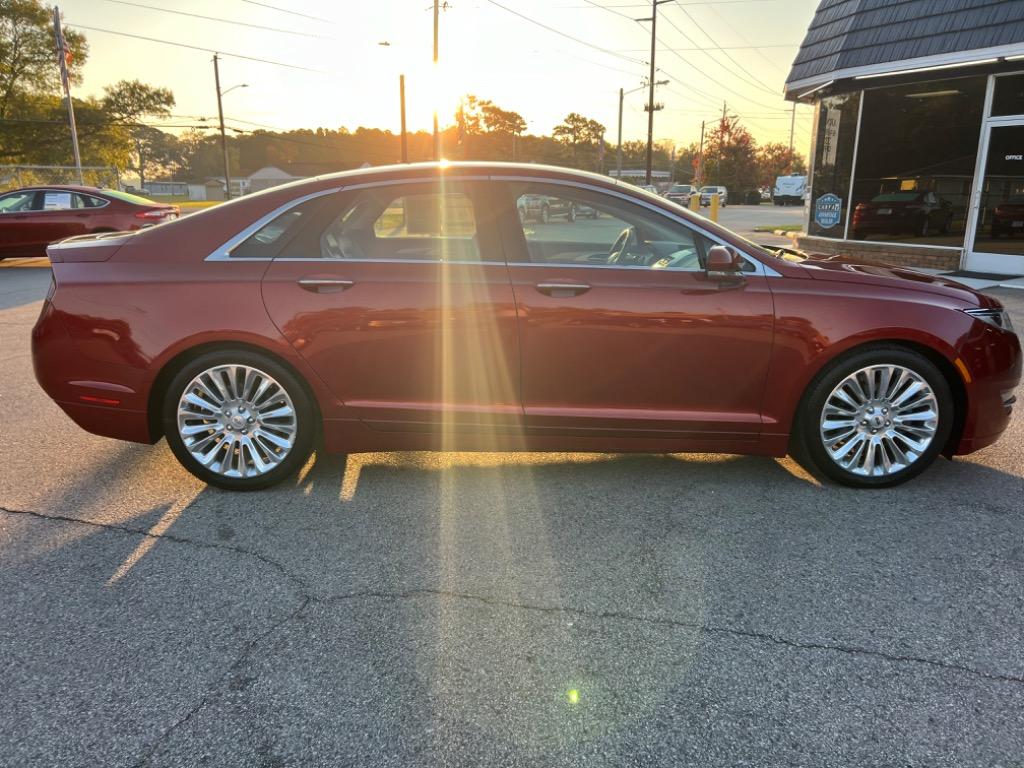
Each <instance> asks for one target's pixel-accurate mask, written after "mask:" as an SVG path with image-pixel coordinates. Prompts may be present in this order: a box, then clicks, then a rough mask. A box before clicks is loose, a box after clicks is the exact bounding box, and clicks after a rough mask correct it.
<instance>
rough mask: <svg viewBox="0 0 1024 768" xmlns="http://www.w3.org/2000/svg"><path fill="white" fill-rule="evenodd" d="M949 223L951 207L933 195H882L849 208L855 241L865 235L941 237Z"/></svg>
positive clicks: (948, 227)
mask: <svg viewBox="0 0 1024 768" xmlns="http://www.w3.org/2000/svg"><path fill="white" fill-rule="evenodd" d="M952 224H953V206H952V204H951V203H950V202H949V201H948V200H943V199H942V198H941V197H939V196H938V195H937V194H935V193H934V192H923V191H909V192H886V193H884V194H881V195H875V197H873V198H871V201H870V202H867V203H858V204H857V206H856V207H855V208H854V209H853V220H852V221H851V222H850V229H851V231H852V232H853V237H854V239H855V240H863V239H864V238H866V237H868V236H869V235H916V236H918V237H928V236H929V235H934V234H940V235H945V234H946V233H948V232H949V229H950V227H951V226H952Z"/></svg>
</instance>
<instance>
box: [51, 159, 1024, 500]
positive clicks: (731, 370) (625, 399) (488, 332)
mask: <svg viewBox="0 0 1024 768" xmlns="http://www.w3.org/2000/svg"><path fill="white" fill-rule="evenodd" d="M524 195H537V196H544V197H557V198H560V199H564V200H568V201H574V202H576V203H577V205H580V206H582V205H585V206H588V207H591V208H593V209H595V210H599V211H601V214H602V219H604V221H603V222H601V223H598V222H593V223H589V222H588V223H587V224H586V225H584V226H580V227H577V228H576V231H574V232H573V234H572V237H569V238H566V237H565V236H564V235H563V234H562V233H561V232H560V230H559V229H558V228H534V227H524V226H523V225H522V224H521V223H520V221H519V218H518V215H517V210H516V207H517V201H518V200H519V199H520V198H522V197H523V196H524ZM609 222H618V223H620V224H621V226H622V229H621V231H619V230H618V228H617V226H611V227H609V226H608V223H609ZM48 253H49V255H50V259H51V261H52V263H53V285H52V287H51V290H50V292H49V295H48V297H47V298H46V300H45V301H44V303H43V306H42V310H41V313H40V315H39V319H38V321H37V323H36V325H35V328H34V329H33V333H32V354H33V361H34V367H35V371H36V377H37V379H38V381H39V383H40V384H41V385H42V387H43V389H44V390H45V391H46V392H47V393H48V394H49V396H50V397H51V398H53V399H54V400H55V401H56V402H57V403H58V404H59V405H60V407H61V408H62V409H63V410H64V411H65V412H66V413H67V414H68V415H69V416H70V417H71V418H72V419H73V420H74V421H75V422H77V423H78V424H79V425H80V426H82V427H84V428H85V429H87V430H89V431H91V432H94V433H96V434H100V435H105V436H108V437H113V438H119V439H122V440H133V441H137V442H142V443H152V442H155V441H157V440H159V439H160V438H161V437H166V439H167V441H168V443H169V445H170V448H171V450H172V451H173V453H174V454H175V456H176V457H177V458H178V459H179V460H180V461H181V463H182V464H183V465H184V466H185V467H186V468H187V469H188V470H189V471H190V472H192V473H193V474H195V475H196V476H197V477H199V478H201V479H203V480H204V481H206V482H207V483H211V484H214V485H219V486H222V487H225V488H230V489H254V488H260V487H264V486H268V485H271V484H273V483H276V482H278V481H280V480H282V479H284V478H285V477H287V476H289V475H291V474H292V473H294V472H296V471H297V470H298V469H299V468H300V467H302V466H303V465H304V463H305V462H306V459H307V457H308V455H309V453H310V451H311V449H312V448H313V445H314V441H320V440H321V439H322V444H323V445H324V447H325V450H328V451H336V452H358V451H392V450H431V449H440V450H456V449H467V450H473V449H484V450H506V449H507V450H553V451H612V452H614V451H644V452H647V451H656V452H677V451H715V452H721V453H743V454H760V455H767V456H782V455H784V454H786V453H787V451H789V450H790V449H791V448H792V450H793V452H794V453H795V454H796V455H797V456H799V457H801V460H802V461H804V462H805V463H806V465H807V466H808V467H810V468H811V470H812V471H813V472H815V473H818V474H820V475H823V476H826V477H828V478H832V479H833V480H835V481H838V482H841V483H847V484H850V485H854V486H864V487H880V486H889V485H895V484H897V483H900V482H903V481H905V480H907V479H909V478H911V477H913V476H915V475H917V474H918V473H919V472H921V471H923V470H924V469H925V468H926V467H928V466H929V465H930V464H931V463H932V462H933V461H934V460H935V458H936V457H937V456H938V455H939V454H944V455H946V456H951V455H953V454H960V453H970V452H972V451H975V450H978V449H979V448H983V447H985V446H987V445H989V444H991V443H993V442H994V441H995V440H996V439H997V438H998V437H999V435H1000V434H1001V433H1002V432H1003V430H1004V429H1005V428H1006V426H1007V424H1008V423H1009V420H1010V413H1011V410H1012V407H1011V406H1012V403H1013V401H1014V395H1013V391H1014V388H1015V387H1016V386H1017V384H1018V382H1019V380H1020V376H1021V349H1020V343H1019V342H1018V339H1017V336H1016V335H1015V334H1014V333H1013V330H1012V329H1011V327H1010V323H1009V319H1008V316H1007V313H1006V311H1005V310H1004V309H1003V307H1002V306H1001V305H1000V303H999V302H998V300H996V299H995V298H992V297H990V296H987V295H985V294H982V293H978V292H975V291H973V290H971V289H970V288H967V287H965V286H963V285H960V284H958V283H956V282H954V281H952V280H949V279H947V278H943V277H934V276H930V275H925V274H921V273H917V272H913V271H909V270H902V269H897V268H887V267H881V266H865V265H859V264H857V263H854V262H850V261H845V260H842V259H838V258H831V259H805V258H803V257H802V256H801V254H800V253H799V252H793V253H786V254H780V253H779V252H776V251H768V250H765V249H763V248H761V247H760V246H758V245H756V244H754V243H752V242H749V241H747V240H745V239H743V238H741V237H739V236H737V235H735V234H733V233H731V232H729V231H728V230H727V229H724V228H723V227H720V226H718V225H716V224H714V223H713V222H711V221H708V220H707V219H705V218H704V217H702V216H699V215H698V214H695V213H691V212H690V211H687V210H685V209H682V208H680V207H679V206H677V205H675V204H672V203H669V202H668V201H665V200H663V199H660V198H655V197H651V196H650V195H645V194H642V193H639V192H631V191H630V189H629V188H628V187H625V186H623V185H620V184H617V183H615V182H614V181H611V180H608V179H606V178H604V177H601V176H598V175H595V174H588V173H582V172H577V171H571V170H567V169H562V168H552V167H545V166H535V165H516V164H501V163H488V164H479V163H473V164H468V165H462V164H458V163H453V164H450V165H437V164H425V165H422V166H408V165H403V166H390V167H382V168H376V169H360V170H357V171H349V172H345V173H341V174H334V175H329V176H320V177H317V178H315V179H310V180H306V181H303V182H299V183H296V184H291V185H288V186H285V187H276V188H273V189H270V190H267V191H265V192H260V193H257V194H254V195H249V196H246V197H244V198H241V199H239V200H235V201H233V202H231V203H227V204H225V205H222V206H218V207H215V208H210V209H207V210H205V211H202V212H200V213H197V214H194V215H193V216H190V217H188V218H186V219H181V220H179V221H172V222H170V223H167V224H164V225H161V226H159V227H154V228H152V229H146V230H142V231H139V232H134V233H122V234H115V235H110V234H107V235H86V236H81V237H75V238H71V239H68V240H65V241H63V242H61V243H58V244H55V245H52V246H50V248H49V249H48ZM782 256H785V257H786V258H782ZM48 439H51V440H59V439H60V436H59V435H53V434H51V435H49V436H48ZM681 471H684V470H681Z"/></svg>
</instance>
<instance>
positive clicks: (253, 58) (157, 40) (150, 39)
mask: <svg viewBox="0 0 1024 768" xmlns="http://www.w3.org/2000/svg"><path fill="white" fill-rule="evenodd" d="M72 26H74V27H77V28H78V29H87V30H89V31H90V32H102V33H104V34H107V35H118V36H120V37H131V38H134V39H136V40H145V41H146V42H150V43H160V44H161V45H173V46H175V47H177V48H189V49H191V50H193V51H203V52H205V53H219V54H220V55H221V56H230V57H231V58H233V59H244V60H246V61H256V62H259V63H260V64H272V65H274V66H275V67H286V68H287V69H298V70H301V71H303V72H315V73H317V74H318V75H326V74H327V72H326V71H324V70H322V69H313V68H312V67H303V66H300V65H299V64H287V63H285V62H283V61H273V60H271V59H261V58H259V57H258V56H247V55H245V54H244V53H228V52H227V51H215V50H214V49H213V48H203V47H202V46H199V45H189V44H187V43H177V42H174V41H173V40H162V39H160V38H158V37H146V36H145V35H136V34H133V33H131V32H118V31H117V30H115V29H101V28H100V27H90V26H87V25H85V24H72Z"/></svg>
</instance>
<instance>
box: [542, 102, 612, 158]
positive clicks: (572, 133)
mask: <svg viewBox="0 0 1024 768" xmlns="http://www.w3.org/2000/svg"><path fill="white" fill-rule="evenodd" d="M604 131H605V127H604V126H603V125H601V124H600V123H599V122H597V121H596V120H591V119H589V118H586V117H584V116H583V115H581V114H579V113H577V112H570V113H569V114H568V115H566V117H565V120H563V121H562V122H561V124H559V125H556V126H555V128H554V130H553V131H552V132H551V134H552V135H553V136H554V137H555V138H556V139H557V140H558V141H561V142H562V143H563V144H565V145H566V146H568V147H570V148H571V149H572V161H573V165H576V166H579V153H578V150H579V148H580V147H581V146H582V147H586V148H588V149H591V148H593V147H594V145H595V144H597V143H598V142H600V141H603V140H604Z"/></svg>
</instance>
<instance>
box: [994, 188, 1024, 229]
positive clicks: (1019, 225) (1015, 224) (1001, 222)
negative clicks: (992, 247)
mask: <svg viewBox="0 0 1024 768" xmlns="http://www.w3.org/2000/svg"><path fill="white" fill-rule="evenodd" d="M1022 234H1024V195H1012V196H1010V197H1009V198H1007V199H1006V200H1004V201H1003V202H1001V203H999V204H998V205H997V206H996V207H995V210H993V211H992V237H1002V236H1003V235H1009V236H1010V237H1013V236H1014V235H1022Z"/></svg>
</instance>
